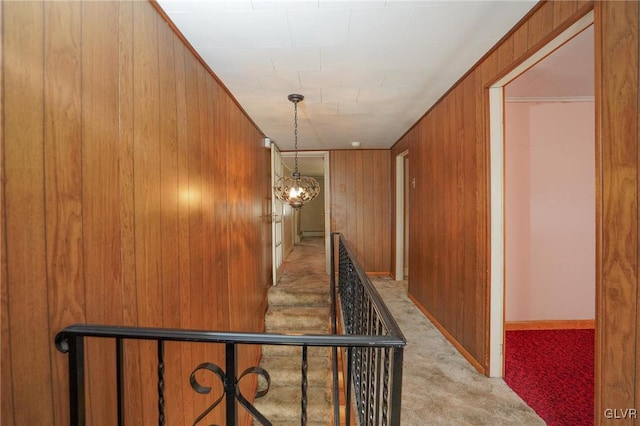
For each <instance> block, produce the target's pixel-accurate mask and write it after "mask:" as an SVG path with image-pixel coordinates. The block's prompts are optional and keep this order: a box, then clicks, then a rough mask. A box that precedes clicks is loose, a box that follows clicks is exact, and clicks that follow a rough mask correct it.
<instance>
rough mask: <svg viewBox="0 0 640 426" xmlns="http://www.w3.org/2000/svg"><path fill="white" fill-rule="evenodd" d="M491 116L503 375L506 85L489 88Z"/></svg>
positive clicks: (493, 320)
mask: <svg viewBox="0 0 640 426" xmlns="http://www.w3.org/2000/svg"><path fill="white" fill-rule="evenodd" d="M489 99H490V101H489V109H490V112H489V117H490V135H491V136H490V154H489V155H490V170H491V172H490V175H491V176H490V182H491V190H490V193H491V199H490V202H489V212H490V218H491V237H490V245H491V251H490V253H491V254H490V256H491V260H490V274H489V275H490V300H491V306H490V314H489V315H490V324H489V330H490V331H489V336H490V343H489V376H490V377H502V365H503V337H502V336H503V333H504V331H503V326H504V104H503V88H502V87H501V86H500V87H492V88H490V89H489Z"/></svg>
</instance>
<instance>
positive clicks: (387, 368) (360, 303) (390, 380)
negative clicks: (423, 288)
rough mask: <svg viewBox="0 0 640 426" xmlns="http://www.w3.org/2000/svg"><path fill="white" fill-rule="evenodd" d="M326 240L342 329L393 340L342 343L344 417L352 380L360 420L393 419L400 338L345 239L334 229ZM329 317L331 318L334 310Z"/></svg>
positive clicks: (398, 389) (396, 415)
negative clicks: (380, 343) (330, 246)
mask: <svg viewBox="0 0 640 426" xmlns="http://www.w3.org/2000/svg"><path fill="white" fill-rule="evenodd" d="M332 243H333V246H334V248H333V250H332V252H333V256H332V264H334V263H335V261H336V260H337V261H338V269H337V270H336V268H335V265H334V266H333V267H332V270H334V271H335V273H333V274H332V284H331V286H332V293H333V294H335V293H337V294H338V295H339V301H340V307H341V309H340V310H341V314H342V315H341V319H342V328H343V333H345V334H346V335H348V336H368V337H369V338H371V339H373V338H379V337H382V336H384V337H385V338H386V339H388V340H387V341H388V342H394V344H392V345H389V346H377V345H371V346H369V347H364V346H352V347H347V348H346V352H347V355H346V359H347V380H345V383H346V390H345V396H346V398H347V403H346V407H345V408H346V414H345V417H346V418H347V419H349V418H350V417H351V413H350V410H351V402H350V399H351V395H352V391H351V386H353V394H354V396H355V408H356V416H357V419H358V423H359V424H360V425H399V424H400V406H401V400H402V361H403V354H404V349H403V348H404V346H405V344H406V340H405V338H404V336H403V334H402V331H401V330H400V327H398V324H397V323H396V321H395V319H394V318H393V316H392V315H391V313H390V312H389V310H388V309H387V306H386V305H385V303H384V302H383V301H382V298H381V297H380V295H379V294H378V292H377V291H376V289H375V288H374V286H373V284H372V283H371V280H370V279H369V277H368V276H367V274H366V273H365V272H364V269H363V268H362V267H361V266H360V264H359V263H358V260H357V257H356V256H355V252H354V251H353V249H352V248H351V246H350V245H349V243H348V242H347V241H346V240H345V239H344V237H343V236H342V235H340V234H338V233H334V234H332ZM335 246H337V248H336V247H335ZM336 254H337V256H336ZM336 257H337V259H336ZM336 278H337V284H336V282H335V281H336ZM332 309H334V310H337V308H336V306H335V303H332ZM333 317H334V318H337V315H333ZM332 326H334V327H335V324H333V325H332ZM335 358H336V357H335V356H334V359H335ZM334 367H335V366H334Z"/></svg>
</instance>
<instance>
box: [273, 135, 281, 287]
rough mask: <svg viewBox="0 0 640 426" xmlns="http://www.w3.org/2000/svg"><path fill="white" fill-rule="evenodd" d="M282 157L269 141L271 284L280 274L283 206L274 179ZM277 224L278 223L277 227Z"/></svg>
mask: <svg viewBox="0 0 640 426" xmlns="http://www.w3.org/2000/svg"><path fill="white" fill-rule="evenodd" d="M282 174H283V173H282V159H281V154H280V150H279V149H278V146H277V145H276V144H275V143H273V142H271V265H272V269H273V271H272V277H271V279H272V281H273V282H272V284H273V285H274V286H275V285H278V281H279V280H280V277H281V274H282V262H283V261H284V251H283V245H282V244H283V240H282V236H283V229H282V226H283V223H284V221H283V219H284V217H283V207H282V201H280V200H279V199H278V198H276V196H275V192H274V189H273V188H274V187H275V184H276V181H277V180H278V179H280V178H281V177H282ZM278 224H279V225H280V226H279V227H278Z"/></svg>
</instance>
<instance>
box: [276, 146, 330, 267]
mask: <svg viewBox="0 0 640 426" xmlns="http://www.w3.org/2000/svg"><path fill="white" fill-rule="evenodd" d="M280 154H281V155H282V156H283V157H287V158H290V157H294V156H295V153H294V152H289V151H287V152H281V153H280ZM298 158H322V164H323V168H324V176H323V177H324V251H325V258H326V272H327V274H329V273H331V197H330V192H331V186H330V183H331V179H330V176H329V151H298ZM303 208H304V207H303Z"/></svg>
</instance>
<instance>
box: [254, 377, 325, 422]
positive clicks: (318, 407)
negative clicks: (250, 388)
mask: <svg viewBox="0 0 640 426" xmlns="http://www.w3.org/2000/svg"><path fill="white" fill-rule="evenodd" d="M300 401H301V391H300V386H299V385H298V386H272V387H271V389H270V390H269V393H267V394H266V395H265V396H263V397H262V398H258V399H256V400H255V402H254V406H255V407H256V408H257V409H258V411H260V412H261V413H262V414H263V415H264V416H265V417H266V418H268V419H269V420H270V421H272V422H275V421H278V422H280V421H283V420H285V421H286V420H296V419H298V421H299V419H300V413H301V402H300ZM332 412H333V409H332V406H331V392H329V391H327V390H326V389H325V388H324V387H309V389H308V392H307V419H309V420H310V421H318V420H321V419H326V418H330V416H331V415H332ZM328 416H329V417H328Z"/></svg>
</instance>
